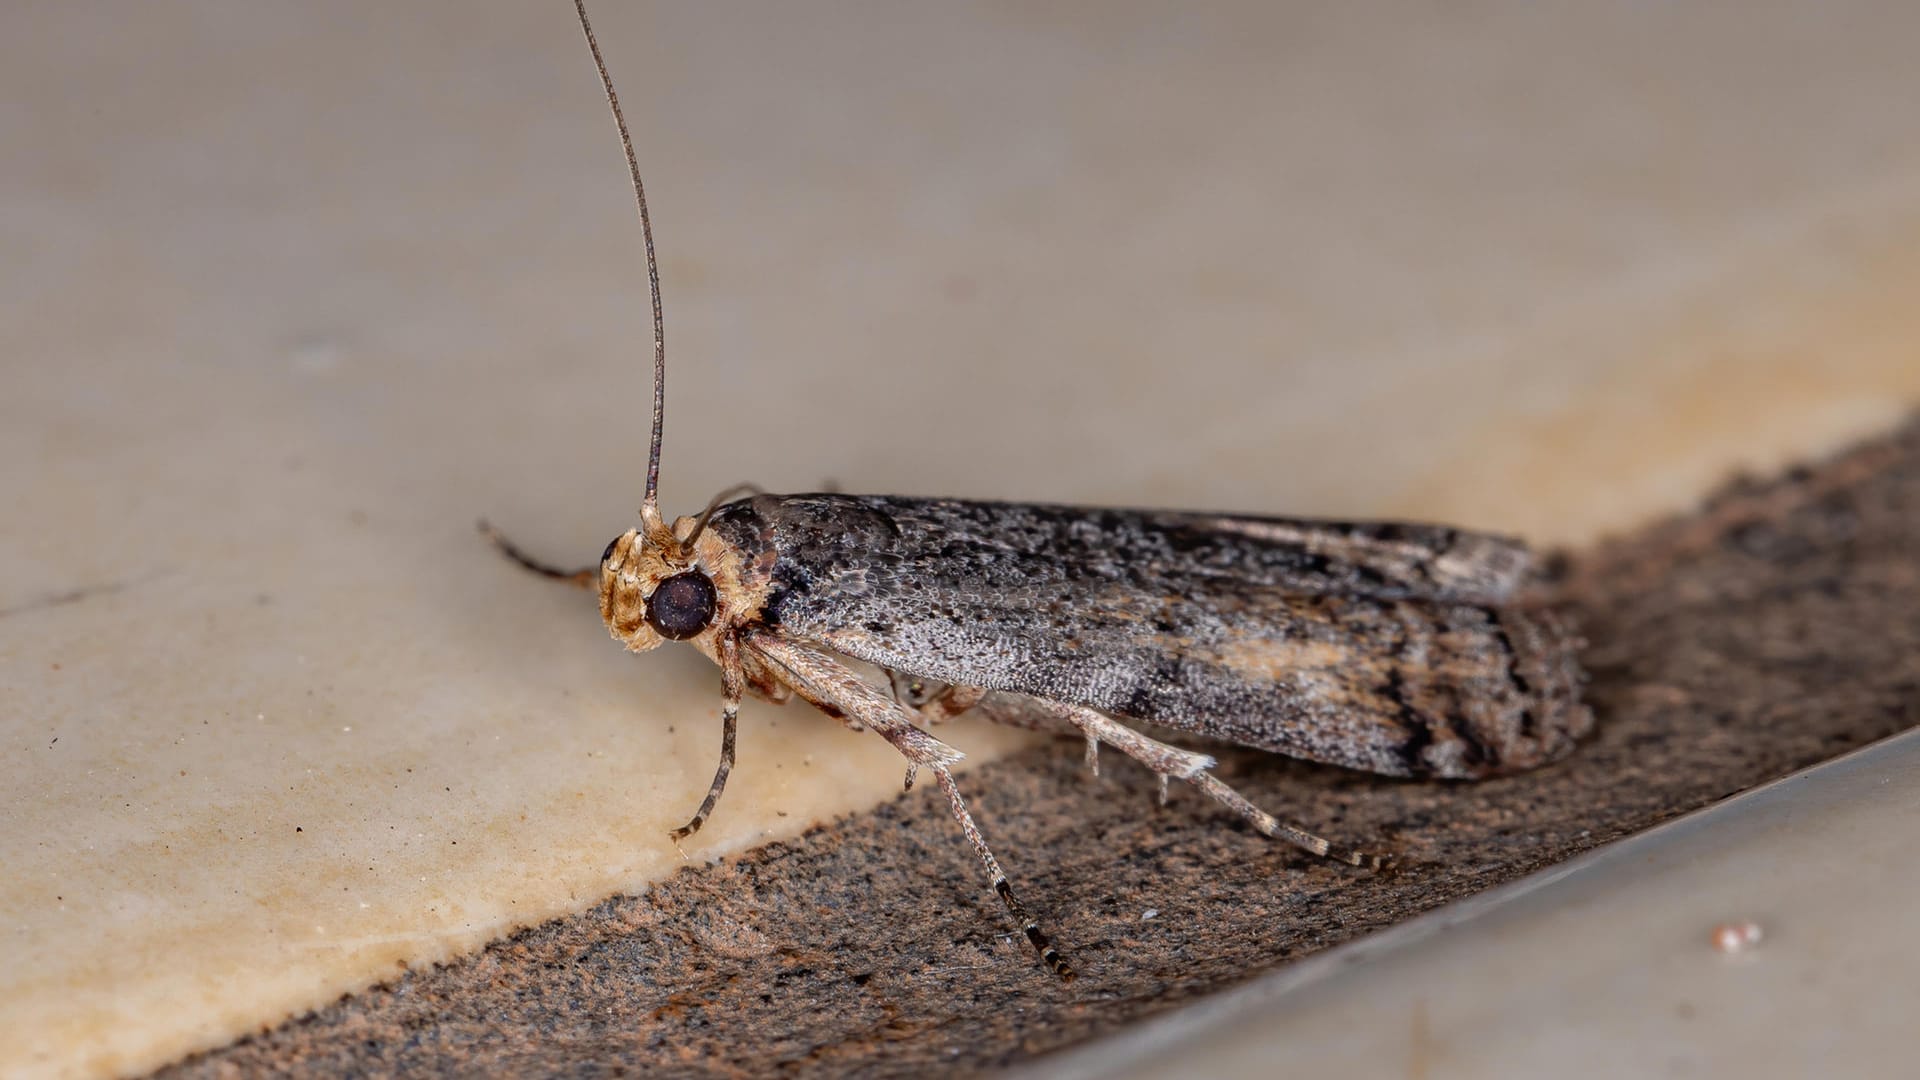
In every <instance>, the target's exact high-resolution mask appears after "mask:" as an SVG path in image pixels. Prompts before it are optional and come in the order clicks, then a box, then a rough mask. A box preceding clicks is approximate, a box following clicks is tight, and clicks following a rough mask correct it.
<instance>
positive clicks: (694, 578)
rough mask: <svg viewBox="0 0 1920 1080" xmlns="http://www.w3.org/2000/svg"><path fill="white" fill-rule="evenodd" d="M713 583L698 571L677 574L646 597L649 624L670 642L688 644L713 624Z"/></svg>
mask: <svg viewBox="0 0 1920 1080" xmlns="http://www.w3.org/2000/svg"><path fill="white" fill-rule="evenodd" d="M713 607H714V593H713V582H712V581H711V580H709V579H708V578H707V575H705V574H703V573H701V572H700V571H698V570H688V571H687V572H685V573H683V574H675V575H673V576H672V577H670V578H667V579H666V580H665V581H662V582H661V583H660V586H659V587H658V588H656V589H654V590H653V595H652V596H649V597H647V625H649V626H651V627H653V628H654V629H655V630H657V631H659V632H660V636H661V637H663V638H666V639H667V640H668V641H685V640H686V639H688V638H690V637H692V636H693V635H695V634H697V633H699V632H700V631H702V630H705V629H706V628H707V624H708V623H710V622H712V621H713Z"/></svg>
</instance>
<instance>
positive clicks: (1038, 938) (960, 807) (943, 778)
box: [933, 769, 1073, 982]
mask: <svg viewBox="0 0 1920 1080" xmlns="http://www.w3.org/2000/svg"><path fill="white" fill-rule="evenodd" d="M933 775H934V778H935V779H937V780H939V781H940V790H942V791H944V792H946V793H947V803H948V805H950V806H951V807H953V819H954V820H955V821H958V822H959V823H960V831H961V832H963V833H966V834H967V842H968V843H970V844H972V845H973V852H974V854H975V855H978V856H979V857H980V865H982V866H984V867H986V870H987V878H988V880H990V881H992V882H993V891H994V894H995V895H997V896H999V897H1000V902H1001V903H1003V904H1005V905H1006V906H1007V914H1009V915H1012V916H1013V921H1014V922H1015V923H1016V924H1018V925H1019V927H1020V932H1021V933H1023V934H1025V935H1027V941H1028V942H1030V943H1031V944H1032V945H1033V948H1034V951H1036V952H1038V953H1039V954H1040V959H1041V960H1042V961H1044V962H1045V963H1046V965H1047V966H1048V967H1050V968H1052V969H1053V973H1054V974H1055V975H1058V976H1060V977H1061V978H1062V979H1065V980H1067V981H1068V982H1071V981H1073V965H1071V964H1069V963H1067V958H1066V957H1064V956H1061V955H1060V950H1058V949H1056V948H1054V947H1053V942H1052V941H1050V940H1049V939H1048V938H1047V934H1046V931H1044V930H1042V929H1040V924H1039V923H1038V922H1037V921H1035V919H1034V917H1033V916H1032V915H1031V914H1029V913H1028V912H1027V906H1026V905H1025V904H1022V903H1021V902H1020V898H1019V897H1017V896H1015V895H1014V894H1013V885H1012V884H1011V883H1009V882H1008V881H1007V874H1006V871H1004V870H1002V869H1000V860H998V859H996V858H994V857H993V849H992V848H990V847H988V846H987V838H986V837H984V836H981V835H980V827H979V826H977V825H975V824H974V823H973V815H972V814H969V813H967V804H966V800H964V799H962V798H961V797H960V788H959V786H958V785H956V784H955V783H954V782H953V774H952V773H950V772H948V771H947V770H945V769H935V770H933Z"/></svg>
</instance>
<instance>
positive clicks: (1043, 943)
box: [746, 631, 1073, 980]
mask: <svg viewBox="0 0 1920 1080" xmlns="http://www.w3.org/2000/svg"><path fill="white" fill-rule="evenodd" d="M746 644H747V646H748V648H750V649H752V650H754V651H756V652H758V653H759V654H760V655H761V656H762V657H764V658H766V659H768V660H770V661H771V662H773V663H775V664H778V665H779V666H780V667H782V668H784V669H785V670H786V674H787V684H788V685H789V686H791V687H793V690H794V692H795V693H797V694H799V695H800V696H801V697H802V698H805V699H806V700H807V701H809V702H812V703H814V704H815V705H817V706H821V707H823V708H826V709H827V711H828V712H829V714H830V715H831V714H833V713H836V712H837V713H839V714H843V715H844V716H845V717H846V718H848V719H852V720H857V721H859V722H860V723H861V724H863V725H865V726H866V727H868V728H871V729H872V730H873V731H874V732H875V733H877V734H878V735H879V736H880V737H881V738H884V739H886V740H887V741H888V742H890V743H892V744H893V747H894V749H896V750H898V751H900V755H901V756H902V757H904V758H906V759H907V765H908V768H909V769H910V770H911V769H915V768H925V769H927V770H928V771H930V772H932V773H933V775H934V777H935V778H936V779H938V780H939V783H940V789H941V790H942V791H944V792H946V795H947V803H948V805H950V806H951V807H952V809H953V818H954V820H955V821H957V822H959V823H960V831H961V832H963V833H965V834H966V837H967V842H968V843H970V844H972V845H973V850H974V854H976V855H978V856H979V857H980V864H981V865H982V866H983V867H985V868H986V871H987V877H988V879H989V880H990V881H991V883H992V885H991V887H992V889H993V892H994V895H996V896H998V897H999V898H1000V902H1001V903H1002V904H1003V905H1005V907H1006V909H1007V913H1008V914H1010V915H1012V916H1013V921H1014V922H1015V924H1017V925H1018V926H1019V927H1020V932H1021V933H1023V934H1025V935H1026V938H1027V941H1028V942H1030V943H1031V944H1032V945H1033V948H1034V951H1036V952H1038V953H1039V954H1040V959H1041V960H1042V961H1043V962H1044V963H1045V964H1046V965H1047V967H1049V968H1051V969H1052V970H1053V973H1054V974H1055V975H1058V976H1059V977H1060V978H1061V979H1063V980H1071V979H1072V978H1073V966H1072V965H1071V964H1069V963H1068V962H1067V960H1066V958H1065V957H1064V956H1062V955H1061V954H1060V951H1059V950H1058V949H1056V948H1054V946H1053V943H1052V941H1050V940H1049V939H1048V937H1047V935H1046V932H1045V931H1043V930H1041V928H1040V924H1039V923H1038V922H1037V921H1036V920H1035V919H1034V918H1033V916H1032V914H1030V913H1029V912H1028V911H1027V907H1026V905H1025V904H1022V903H1021V902H1020V898H1019V897H1017V896H1015V895H1014V892H1013V886H1012V885H1011V884H1009V883H1008V881H1007V875H1006V873H1005V872H1004V871H1002V870H1001V869H1000V861H999V860H998V859H996V858H994V856H993V850H992V849H991V848H989V847H988V846H987V841H986V838H985V837H984V836H982V835H981V834H980V827H979V826H978V825H975V824H974V821H973V815H972V814H970V813H968V812H967V804H966V802H965V801H964V800H963V799H961V798H960V789H959V787H958V786H956V785H955V784H954V782H953V773H952V771H951V770H952V767H953V766H954V765H955V764H957V763H959V761H960V760H961V758H962V757H963V756H964V755H962V754H961V753H960V751H958V750H955V749H954V748H953V747H951V746H948V745H947V744H946V743H943V742H941V741H940V740H939V739H936V738H934V737H933V736H931V735H929V734H927V733H926V732H925V731H922V730H921V729H920V728H918V727H916V726H914V724H913V720H912V717H911V715H910V714H909V713H908V712H907V709H906V707H905V706H904V705H902V704H900V703H899V702H897V701H895V700H893V699H892V698H891V697H889V696H888V695H887V694H884V693H882V692H881V691H880V690H879V688H877V687H875V686H874V685H873V684H871V683H869V682H867V681H866V680H865V679H862V678H860V677H859V676H858V675H856V674H854V673H853V672H852V671H851V670H849V669H848V668H847V667H846V666H845V665H843V664H841V663H839V662H838V661H836V660H835V659H833V658H832V657H831V656H829V655H827V654H826V653H824V652H821V651H820V650H818V649H815V648H813V647H811V646H808V645H803V644H801V643H799V642H796V641H792V640H790V639H787V638H783V637H780V636H779V635H777V634H770V633H766V632H764V631H761V632H754V633H752V634H750V635H749V636H748V638H747V642H746Z"/></svg>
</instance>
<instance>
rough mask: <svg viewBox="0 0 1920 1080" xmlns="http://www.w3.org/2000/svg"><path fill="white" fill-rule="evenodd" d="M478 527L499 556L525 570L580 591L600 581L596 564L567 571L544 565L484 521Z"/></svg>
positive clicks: (548, 564)
mask: <svg viewBox="0 0 1920 1080" xmlns="http://www.w3.org/2000/svg"><path fill="white" fill-rule="evenodd" d="M478 525H479V528H480V535H481V536H484V537H486V538H487V539H488V540H489V541H492V543H493V546H494V547H497V548H499V549H500V554H502V555H505V556H506V557H507V558H509V559H512V560H513V561H514V562H516V563H519V564H520V565H521V566H522V567H524V568H525V569H528V570H531V571H533V572H534V573H536V574H539V575H540V576H541V577H550V578H553V579H554V580H555V581H564V582H566V583H568V584H569V585H577V586H579V587H580V588H582V589H591V588H593V586H594V584H595V582H597V581H599V580H600V567H599V565H598V564H595V565H593V566H584V567H581V568H580V569H578V570H568V569H565V568H563V567H558V566H554V565H553V564H551V563H544V562H541V561H540V560H539V559H536V558H534V557H533V556H531V555H529V554H527V553H526V552H525V551H522V550H521V549H520V548H519V547H518V546H517V545H515V544H514V542H513V541H511V540H508V539H507V538H506V537H504V536H501V535H500V533H499V532H498V531H496V530H495V529H494V527H493V526H492V525H489V524H487V522H486V521H485V520H484V519H483V520H481V521H480V522H479V523H478Z"/></svg>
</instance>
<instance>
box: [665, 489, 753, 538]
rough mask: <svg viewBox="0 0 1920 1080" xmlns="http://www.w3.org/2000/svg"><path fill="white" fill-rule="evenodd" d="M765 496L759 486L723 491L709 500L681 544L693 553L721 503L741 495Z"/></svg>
mask: <svg viewBox="0 0 1920 1080" xmlns="http://www.w3.org/2000/svg"><path fill="white" fill-rule="evenodd" d="M764 494H766V492H764V491H762V490H761V489H760V485H759V484H735V485H733V486H732V487H730V488H723V489H721V491H720V494H718V495H715V496H714V497H713V498H711V499H708V500H707V508H706V509H705V510H702V511H700V517H699V519H698V520H696V521H695V522H694V523H693V528H692V530H690V531H689V532H688V533H687V538H686V539H685V540H682V541H680V543H681V544H682V545H683V546H685V547H686V548H687V549H688V550H689V551H691V550H692V549H693V542H694V541H695V540H698V539H700V534H701V533H703V532H706V531H707V519H708V518H710V517H712V516H713V512H714V511H715V510H718V509H720V504H721V503H723V502H726V501H727V500H729V499H732V498H735V497H736V496H740V495H764Z"/></svg>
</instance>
